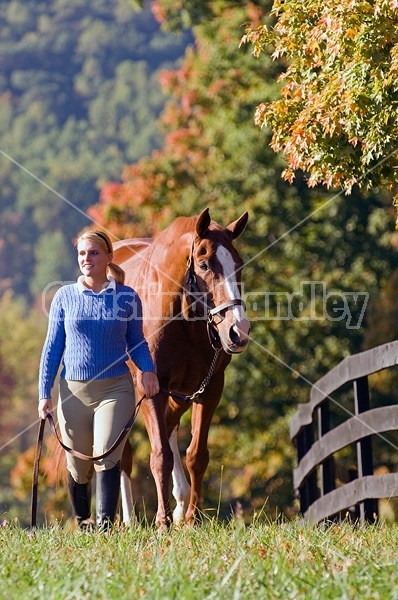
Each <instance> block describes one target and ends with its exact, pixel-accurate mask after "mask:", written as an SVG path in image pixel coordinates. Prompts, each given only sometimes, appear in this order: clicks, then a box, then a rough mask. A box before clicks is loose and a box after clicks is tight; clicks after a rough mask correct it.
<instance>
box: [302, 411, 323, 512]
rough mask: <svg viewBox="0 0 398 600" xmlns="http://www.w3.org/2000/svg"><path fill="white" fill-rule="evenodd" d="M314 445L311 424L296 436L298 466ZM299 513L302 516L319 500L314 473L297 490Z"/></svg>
mask: <svg viewBox="0 0 398 600" xmlns="http://www.w3.org/2000/svg"><path fill="white" fill-rule="evenodd" d="M313 443H314V430H313V426H312V423H311V424H310V425H305V426H304V427H303V428H302V430H301V431H300V433H299V434H298V436H297V459H298V464H300V461H301V459H302V458H303V457H304V456H305V455H306V454H307V452H308V451H309V450H310V449H311V447H312V445H313ZM299 495H300V512H301V514H302V515H304V513H305V512H306V511H307V510H308V508H309V507H310V506H311V504H312V503H313V502H315V500H316V499H317V498H319V489H318V484H317V474H316V471H313V472H312V473H310V474H309V475H308V477H307V479H306V480H305V481H304V482H303V483H302V485H301V486H300V488H299Z"/></svg>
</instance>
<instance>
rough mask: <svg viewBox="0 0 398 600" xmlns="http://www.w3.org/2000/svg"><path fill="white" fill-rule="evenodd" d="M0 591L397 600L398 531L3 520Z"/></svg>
mask: <svg viewBox="0 0 398 600" xmlns="http://www.w3.org/2000/svg"><path fill="white" fill-rule="evenodd" d="M0 544H1V553H0V556H1V557H0V598H1V600H3V599H4V600H12V599H16V598H18V599H26V600H33V599H36V598H37V599H40V600H47V599H52V600H53V599H59V600H72V599H73V600H80V599H83V598H90V599H96V600H99V599H118V600H122V599H132V598H134V599H135V598H150V599H152V598H153V599H159V600H166V599H177V598H178V599H179V600H190V599H192V600H193V599H195V600H196V599H198V600H199V599H201V600H202V599H205V598H206V599H207V598H208V599H210V598H214V599H215V600H224V599H225V600H233V599H238V598H245V599H246V598H247V599H256V600H257V599H259V600H263V599H268V598H281V599H283V600H288V599H290V598H300V599H301V598H303V599H305V600H307V599H308V600H310V599H314V600H325V599H328V598H339V599H346V598H347V599H348V598H349V599H355V600H358V599H379V598H380V599H386V600H387V599H388V600H391V599H398V528H397V526H395V525H375V526H370V527H367V528H365V529H360V528H356V527H354V526H353V525H351V524H349V523H346V524H342V525H339V526H337V525H327V526H323V527H312V526H306V525H302V524H300V523H299V522H298V521H295V522H292V523H268V522H262V521H261V520H260V519H258V520H254V521H253V523H252V524H251V525H249V526H245V525H244V524H243V523H242V522H241V521H239V520H231V521H230V522H229V523H224V524H222V523H219V522H217V521H216V520H214V521H212V520H209V521H205V522H204V523H203V524H200V525H198V526H196V527H183V528H181V529H171V530H170V531H168V532H166V533H162V532H160V531H157V530H155V529H153V528H152V527H150V526H142V525H139V526H137V527H135V528H129V529H125V530H115V531H112V532H111V533H110V534H108V535H104V534H102V535H101V534H98V533H91V534H90V533H83V532H80V531H67V530H66V529H63V528H62V527H58V526H57V527H48V528H42V529H38V530H37V531H35V532H34V533H32V532H29V530H24V529H22V528H21V527H19V526H18V524H9V523H7V522H6V521H4V522H3V523H2V524H1V526H0Z"/></svg>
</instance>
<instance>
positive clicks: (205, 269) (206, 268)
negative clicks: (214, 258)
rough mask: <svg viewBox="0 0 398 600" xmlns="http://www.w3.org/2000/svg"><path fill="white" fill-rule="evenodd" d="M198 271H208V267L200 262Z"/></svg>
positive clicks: (205, 263)
mask: <svg viewBox="0 0 398 600" xmlns="http://www.w3.org/2000/svg"><path fill="white" fill-rule="evenodd" d="M199 269H200V270H201V271H208V270H209V265H208V264H207V262H204V261H202V262H200V263H199Z"/></svg>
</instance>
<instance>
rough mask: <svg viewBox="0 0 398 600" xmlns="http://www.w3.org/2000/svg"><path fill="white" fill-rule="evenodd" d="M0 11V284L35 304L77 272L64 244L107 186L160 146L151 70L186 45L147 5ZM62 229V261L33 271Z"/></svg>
mask: <svg viewBox="0 0 398 600" xmlns="http://www.w3.org/2000/svg"><path fill="white" fill-rule="evenodd" d="M0 9H1V11H0V12H1V27H2V38H1V41H0V55H1V59H0V135H1V140H2V143H1V148H0V150H1V153H0V184H1V185H0V188H1V192H0V280H2V286H1V287H2V289H6V288H7V287H11V288H12V289H13V290H14V291H15V292H16V293H18V294H21V295H24V296H25V297H26V298H27V299H28V301H32V291H33V290H36V291H37V290H39V289H40V286H42V283H43V281H45V280H46V278H47V282H48V281H50V280H52V279H53V278H54V272H56V271H58V272H59V273H65V271H66V270H67V269H68V268H69V267H70V265H71V262H72V261H74V249H73V246H72V244H71V240H72V238H73V237H74V236H75V235H76V234H77V233H78V231H79V230H81V229H82V228H83V227H86V226H87V225H88V224H89V220H88V218H87V215H86V209H87V207H88V206H90V205H91V204H93V203H94V202H96V201H97V198H98V195H99V189H100V187H101V185H102V184H103V183H104V181H107V180H110V179H114V178H117V177H118V176H119V173H120V170H121V169H122V167H123V164H125V163H126V162H131V161H135V160H137V159H138V158H140V157H142V156H144V155H146V154H148V153H150V152H151V151H152V150H153V149H154V148H158V147H160V146H161V145H162V140H163V136H162V132H161V131H160V130H159V129H158V128H157V127H156V118H157V116H158V114H159V112H160V110H161V108H162V106H163V103H164V97H163V95H162V92H161V88H160V85H159V82H158V75H159V71H160V69H161V68H162V67H163V66H165V65H167V66H170V65H171V64H175V61H177V60H178V59H179V57H180V56H181V55H182V53H183V51H184V49H185V47H186V45H187V43H188V42H189V40H190V36H189V34H188V33H185V34H181V35H177V34H171V33H168V32H164V31H162V30H161V29H160V26H159V24H158V23H157V22H156V20H155V19H154V17H153V15H152V14H151V11H150V7H149V4H148V3H146V5H145V6H144V8H143V10H141V11H139V10H137V8H136V7H135V8H134V7H133V6H132V5H130V4H129V3H128V2H126V1H125V0H117V1H116V2H112V3H109V2H106V1H105V0H98V2H95V3H94V4H90V3H87V2H86V3H84V2H81V0H49V1H47V2H35V1H34V0H26V1H24V2H21V1H20V0H11V1H9V0H7V1H5V0H0ZM61 229H62V234H63V238H64V248H65V249H66V250H65V252H64V253H54V254H53V262H52V263H51V264H50V262H48V261H46V260H42V257H40V259H41V260H40V263H39V262H38V261H39V257H38V255H37V252H35V251H34V247H35V245H36V243H37V241H38V240H40V239H41V238H42V237H43V236H46V235H47V234H48V233H53V232H55V231H59V230H61ZM36 257H37V258H36ZM71 274H72V273H70V276H71ZM36 276H37V278H38V279H37V280H36ZM62 277H63V276H62ZM69 278H70V277H69ZM58 279H61V276H59V277H58Z"/></svg>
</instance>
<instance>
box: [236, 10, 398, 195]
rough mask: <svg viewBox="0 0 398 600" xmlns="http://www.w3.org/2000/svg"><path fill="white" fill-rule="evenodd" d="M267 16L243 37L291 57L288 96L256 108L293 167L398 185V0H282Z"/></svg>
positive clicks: (285, 81) (332, 179)
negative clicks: (344, 0) (308, 0)
mask: <svg viewBox="0 0 398 600" xmlns="http://www.w3.org/2000/svg"><path fill="white" fill-rule="evenodd" d="M267 21H268V22H266V23H265V24H262V25H260V26H258V27H251V26H250V25H249V26H248V27H247V30H246V34H245V35H244V36H243V38H242V41H243V42H250V43H251V45H252V52H253V54H254V55H255V56H256V57H259V56H260V54H263V56H265V57H266V59H265V60H268V58H267V57H268V53H269V52H268V50H269V48H271V49H272V50H273V57H274V58H275V59H279V60H280V59H281V58H283V59H284V60H285V68H284V71H283V73H282V74H281V76H280V78H279V80H280V84H281V93H280V97H279V98H278V99H274V100H273V101H271V102H269V101H268V100H267V99H264V101H263V102H261V103H260V104H259V105H258V107H257V109H256V115H255V120H256V123H257V124H258V125H260V126H261V127H264V126H268V127H270V128H271V129H272V132H273V135H272V140H271V145H272V148H273V149H274V150H275V152H282V153H283V154H284V156H285V157H286V160H287V167H286V169H285V170H284V171H283V177H284V178H285V179H286V180H288V181H290V182H291V181H293V178H294V176H295V173H297V171H298V170H299V169H300V170H302V171H303V172H304V173H306V175H307V183H308V185H309V186H315V185H316V184H318V183H322V184H325V185H326V186H327V187H338V188H342V189H344V190H345V191H346V192H347V193H349V192H350V191H351V189H352V188H353V186H354V185H356V186H358V187H359V188H360V189H362V190H368V189H375V190H376V192H377V189H378V188H380V189H389V190H393V191H394V193H396V192H397V186H396V184H397V181H398V175H397V167H398V154H397V142H398V118H397V110H396V109H397V92H398V84H397V81H398V78H397V75H398V34H397V32H398V3H397V2H396V1H395V0H389V1H386V0H374V1H372V2H370V1H367V0H366V1H364V0H352V1H350V2H343V1H338V0H314V1H311V2H302V1H301V0H283V1H282V0H276V1H275V2H274V4H273V9H272V11H271V17H270V18H269V19H267Z"/></svg>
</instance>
